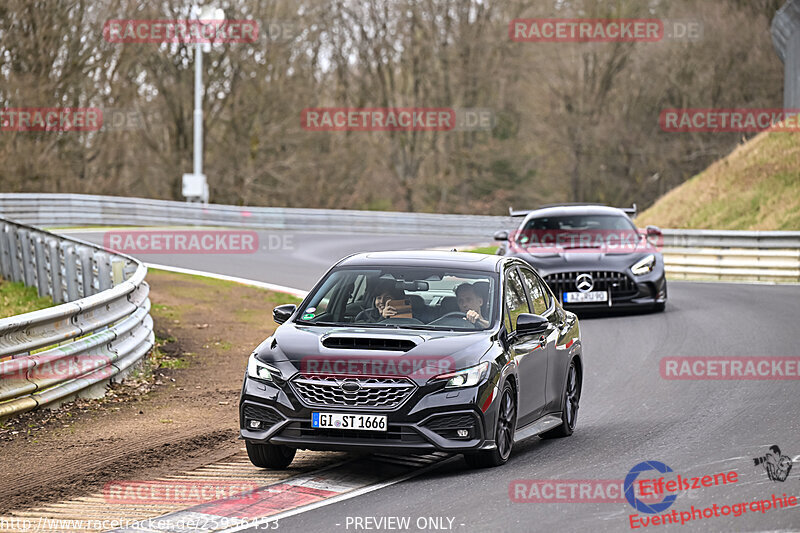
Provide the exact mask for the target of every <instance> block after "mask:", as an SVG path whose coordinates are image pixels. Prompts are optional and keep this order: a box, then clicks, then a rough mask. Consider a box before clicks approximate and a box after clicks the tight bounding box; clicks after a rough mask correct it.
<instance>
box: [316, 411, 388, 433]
mask: <svg viewBox="0 0 800 533" xmlns="http://www.w3.org/2000/svg"><path fill="white" fill-rule="evenodd" d="M311 427H312V428H318V429H319V428H332V429H354V430H361V431H386V416H385V415H349V414H346V413H311Z"/></svg>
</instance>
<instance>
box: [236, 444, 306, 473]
mask: <svg viewBox="0 0 800 533" xmlns="http://www.w3.org/2000/svg"><path fill="white" fill-rule="evenodd" d="M244 444H245V447H246V448H247V457H249V458H250V462H251V463H253V465H254V466H257V467H259V468H270V469H272V470H282V469H284V468H286V467H287V466H289V465H290V464H291V462H292V460H293V459H294V454H295V453H297V450H296V449H295V448H290V447H288V446H282V445H280V444H269V443H267V444H256V443H255V442H250V441H245V442H244Z"/></svg>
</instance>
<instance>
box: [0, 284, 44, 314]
mask: <svg viewBox="0 0 800 533" xmlns="http://www.w3.org/2000/svg"><path fill="white" fill-rule="evenodd" d="M53 305H54V304H53V300H51V299H50V298H49V297H47V296H45V297H39V295H38V293H37V291H36V289H35V288H34V287H26V286H25V285H24V284H22V283H20V282H11V281H6V280H4V279H3V278H0V318H8V317H10V316H14V315H21V314H23V313H30V312H31V311H38V310H40V309H47V308H48V307H52V306H53Z"/></svg>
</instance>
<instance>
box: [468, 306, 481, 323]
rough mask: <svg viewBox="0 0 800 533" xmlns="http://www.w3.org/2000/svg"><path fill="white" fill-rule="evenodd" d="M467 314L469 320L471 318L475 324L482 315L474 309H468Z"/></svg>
mask: <svg viewBox="0 0 800 533" xmlns="http://www.w3.org/2000/svg"><path fill="white" fill-rule="evenodd" d="M466 315H467V320H469V321H470V322H472V323H473V324H474V323H475V321H476V320H478V319H479V318H480V317H481V315H479V314H478V313H477V312H476V311H474V310H472V309H470V310H469V311H467V312H466Z"/></svg>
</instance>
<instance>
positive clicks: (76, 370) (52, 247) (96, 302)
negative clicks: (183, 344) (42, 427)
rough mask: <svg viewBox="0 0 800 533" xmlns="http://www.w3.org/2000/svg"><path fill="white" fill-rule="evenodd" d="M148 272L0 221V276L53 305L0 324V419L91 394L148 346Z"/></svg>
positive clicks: (111, 255)
mask: <svg viewBox="0 0 800 533" xmlns="http://www.w3.org/2000/svg"><path fill="white" fill-rule="evenodd" d="M146 273H147V268H146V267H145V266H144V265H143V264H141V263H140V262H139V261H137V260H135V259H133V258H131V257H128V256H125V255H122V254H117V253H112V252H110V251H108V250H105V249H103V248H101V247H99V246H96V245H93V244H90V243H85V242H82V241H79V240H76V239H71V238H68V237H62V236H57V235H54V234H52V233H49V232H46V231H42V230H40V229H37V228H34V227H31V226H27V225H24V224H20V223H17V222H12V221H11V220H8V219H5V218H2V217H0V274H2V276H3V278H5V279H7V280H10V281H18V282H23V283H24V284H25V285H27V286H31V287H36V288H37V290H38V292H39V295H40V296H49V297H51V298H52V299H53V301H54V302H55V303H57V304H60V305H56V306H55V307H50V308H48V309H42V310H40V311H34V312H32V313H25V314H22V315H17V316H12V317H10V318H4V319H0V419H3V418H5V417H8V416H9V415H12V414H15V413H20V412H24V411H28V410H31V409H34V408H36V407H38V406H41V405H46V404H50V403H53V402H57V401H63V400H67V399H70V398H71V397H74V396H76V395H95V394H97V393H99V392H101V391H102V389H104V387H105V385H106V383H107V382H108V380H110V379H118V378H119V377H120V376H121V375H124V373H125V371H126V370H127V369H129V368H130V367H131V366H132V365H133V364H135V363H136V362H137V361H139V360H140V359H141V358H142V357H143V356H144V355H145V354H146V353H147V352H148V351H149V350H150V348H151V347H152V346H153V342H154V335H153V321H152V319H151V317H150V314H149V311H150V300H149V299H148V292H149V287H148V285H147V283H146V282H145V281H144V278H145V274H146Z"/></svg>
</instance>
